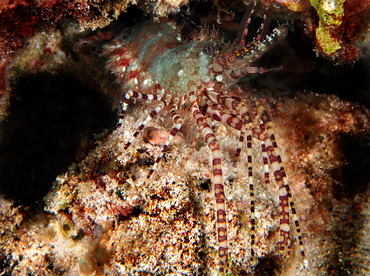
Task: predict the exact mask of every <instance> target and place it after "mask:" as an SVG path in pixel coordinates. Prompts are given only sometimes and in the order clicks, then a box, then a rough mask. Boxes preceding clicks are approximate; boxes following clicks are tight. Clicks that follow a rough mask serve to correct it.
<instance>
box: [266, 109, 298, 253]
mask: <svg viewBox="0 0 370 276" xmlns="http://www.w3.org/2000/svg"><path fill="white" fill-rule="evenodd" d="M261 107H262V106H261ZM260 110H261V111H262V116H261V118H262V120H263V123H264V125H265V128H266V132H267V134H268V138H267V139H266V143H267V142H268V143H269V144H268V145H267V147H266V151H267V154H268V158H269V162H270V163H271V164H272V165H273V166H275V167H276V169H275V171H274V176H275V180H276V182H277V183H278V185H279V202H280V203H279V205H280V206H279V209H280V251H281V252H282V253H284V252H285V251H286V247H287V248H288V254H289V253H290V250H289V249H290V248H291V245H290V243H291V241H290V226H289V209H290V211H291V214H292V218H293V221H294V225H295V229H296V231H297V234H298V243H299V247H300V251H301V256H302V257H303V258H305V253H304V246H303V237H302V234H301V228H300V225H299V220H298V216H297V212H296V209H295V205H294V201H293V197H292V194H291V192H290V187H289V181H288V178H287V176H286V173H285V169H284V165H283V161H282V159H281V153H280V149H279V147H278V145H277V142H276V139H275V134H274V133H273V123H272V121H271V118H270V116H269V114H268V113H267V112H266V110H264V108H263V107H262V108H261V109H260Z"/></svg>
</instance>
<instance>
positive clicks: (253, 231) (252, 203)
mask: <svg viewBox="0 0 370 276" xmlns="http://www.w3.org/2000/svg"><path fill="white" fill-rule="evenodd" d="M246 137H247V142H246V144H247V148H246V151H247V166H248V183H249V199H250V211H251V256H252V258H253V257H254V244H255V241H256V212H255V197H254V178H253V166H252V164H253V163H252V161H253V160H252V131H251V130H250V129H247V130H246Z"/></svg>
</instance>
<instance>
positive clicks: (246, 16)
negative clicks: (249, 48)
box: [237, 1, 256, 47]
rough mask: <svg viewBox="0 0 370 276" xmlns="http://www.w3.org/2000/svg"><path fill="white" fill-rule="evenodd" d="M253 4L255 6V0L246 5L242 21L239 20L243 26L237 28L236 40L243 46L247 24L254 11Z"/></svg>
mask: <svg viewBox="0 0 370 276" xmlns="http://www.w3.org/2000/svg"><path fill="white" fill-rule="evenodd" d="M255 6H256V2H255V1H253V3H251V4H250V5H249V6H248V8H247V10H246V11H245V13H244V15H243V18H242V21H241V22H240V27H243V28H239V31H238V38H237V41H239V46H240V47H244V46H245V44H246V43H245V42H246V40H247V35H248V30H249V25H250V23H251V20H252V14H253V13H254V7H255Z"/></svg>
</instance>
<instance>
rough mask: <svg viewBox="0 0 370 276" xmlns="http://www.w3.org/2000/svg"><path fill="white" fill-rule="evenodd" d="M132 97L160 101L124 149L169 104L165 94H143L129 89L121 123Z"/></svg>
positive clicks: (125, 147) (126, 146)
mask: <svg viewBox="0 0 370 276" xmlns="http://www.w3.org/2000/svg"><path fill="white" fill-rule="evenodd" d="M131 98H136V99H144V100H150V101H158V106H157V107H156V108H155V109H153V110H152V111H151V112H150V113H149V115H148V117H146V119H145V120H144V122H142V124H141V125H140V126H139V127H138V128H137V129H136V131H135V133H134V135H133V136H132V137H131V139H130V140H129V141H128V142H127V143H126V145H125V146H124V150H127V149H128V148H129V147H130V145H131V144H132V142H133V141H134V140H135V139H136V137H137V136H138V135H139V134H140V133H141V132H142V131H143V129H144V127H145V126H146V125H147V124H148V122H150V121H151V120H152V119H153V118H154V117H155V116H157V114H158V113H159V112H160V111H161V110H162V108H163V107H164V106H165V105H166V104H167V101H166V99H164V97H163V96H160V95H150V94H142V93H139V92H134V91H129V92H128V93H127V94H126V95H125V100H124V102H123V104H122V112H121V116H122V119H121V116H120V122H121V123H122V121H121V120H123V118H124V116H125V113H126V110H127V106H128V104H129V102H130V99H131Z"/></svg>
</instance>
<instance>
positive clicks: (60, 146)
mask: <svg viewBox="0 0 370 276" xmlns="http://www.w3.org/2000/svg"><path fill="white" fill-rule="evenodd" d="M12 95H13V97H12V99H11V105H10V110H9V116H8V117H7V121H6V122H4V124H3V125H2V127H1V128H2V129H1V137H0V192H1V193H2V194H4V195H5V196H6V197H8V198H11V199H14V200H15V203H16V204H21V205H33V204H35V203H38V202H39V201H41V200H42V198H43V197H44V196H45V194H46V193H47V192H48V191H49V189H50V187H51V184H52V182H53V181H54V180H55V177H56V176H57V175H58V174H60V173H63V172H65V171H66V170H67V168H68V167H69V166H70V165H71V164H72V162H76V161H80V160H81V159H82V158H84V156H85V155H86V153H87V152H88V150H89V149H91V148H92V147H93V146H94V144H95V142H94V141H93V137H94V134H95V135H99V134H100V133H103V132H104V131H106V129H109V131H110V130H111V129H112V128H113V127H114V124H115V122H116V113H115V112H114V111H112V106H111V102H110V100H109V98H108V97H106V96H103V95H102V94H100V93H98V92H97V91H93V90H90V89H87V88H84V87H81V86H79V85H78V84H77V83H76V82H73V81H71V80H70V79H64V78H62V77H61V76H60V75H59V76H58V77H56V76H54V75H51V74H42V75H30V76H24V77H21V78H19V79H18V80H17V83H16V85H15V87H14V88H13V91H12ZM39 203H40V202H39Z"/></svg>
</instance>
